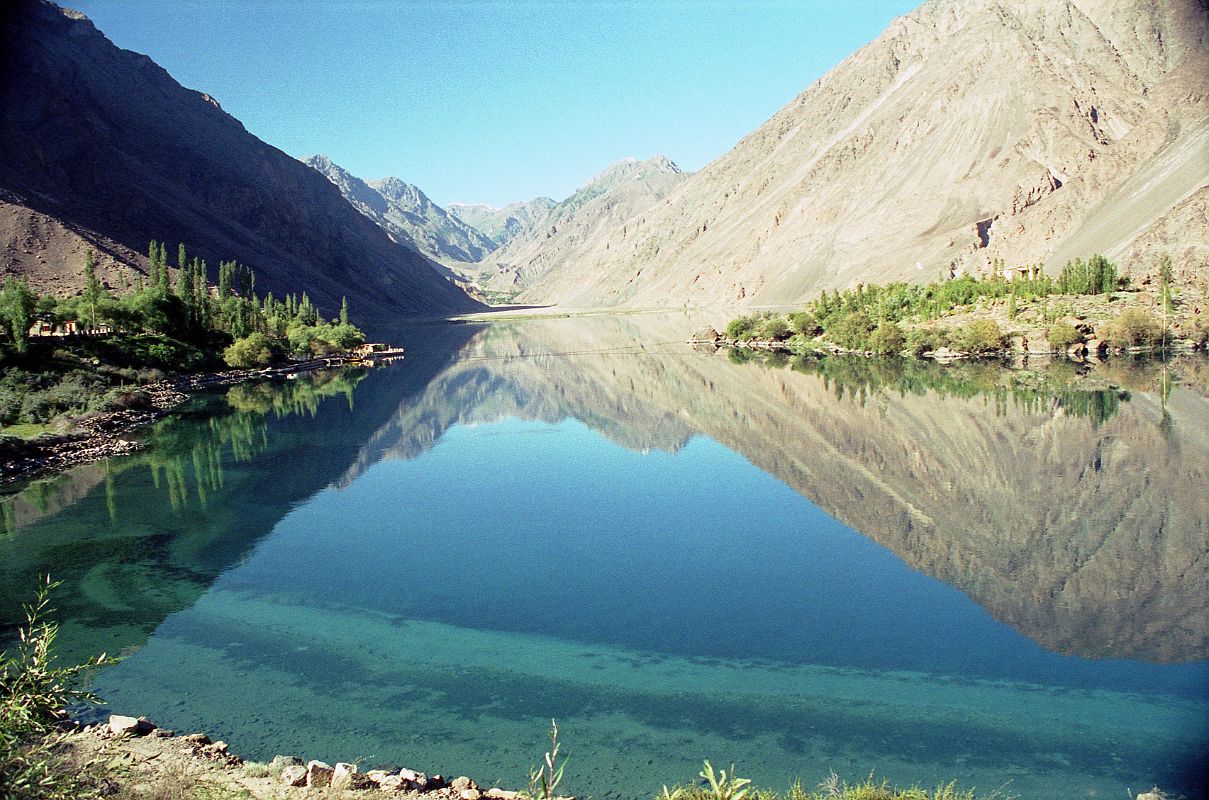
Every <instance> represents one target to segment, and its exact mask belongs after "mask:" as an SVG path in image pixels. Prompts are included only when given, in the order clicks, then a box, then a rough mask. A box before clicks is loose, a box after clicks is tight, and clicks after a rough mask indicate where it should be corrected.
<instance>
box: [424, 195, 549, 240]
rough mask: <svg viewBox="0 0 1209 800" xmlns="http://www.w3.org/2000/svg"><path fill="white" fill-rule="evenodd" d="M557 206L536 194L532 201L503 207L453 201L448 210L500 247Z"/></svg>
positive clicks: (547, 198)
mask: <svg viewBox="0 0 1209 800" xmlns="http://www.w3.org/2000/svg"><path fill="white" fill-rule="evenodd" d="M554 205H555V203H554V201H553V200H551V199H550V198H549V197H537V198H534V199H533V200H524V201H521V202H517V203H509V204H508V205H506V206H504V207H503V208H492V207H491V206H485V205H482V204H467V203H452V204H450V206H449V207H448V208H447V209H446V211H448V212H449V213H450V214H452V215H453V216H455V217H457V218H458V219H460V220H461V221H462V222H465V223H466V224H467V225H469V226H470V227H472V228H474V229H475V230H477V231H478V232H479V233H481V234H483V235H484V236H486V237H487V238H489V239H490V240H491V241H492V243H493V244H494V245H495V247H497V248H498V247H503V246H504V245H506V244H508V242H510V241H512V240H513V239H515V238H516V237H517V236H519V235H521V234H522V233H524V232H526V231H528V230H529V228H530V227H532V226H533V224H534V223H536V222H537V221H539V220H540V219H541V218H542V217H544V216H545V215H546V212H547V211H549V210H550V209H551V208H553V207H554Z"/></svg>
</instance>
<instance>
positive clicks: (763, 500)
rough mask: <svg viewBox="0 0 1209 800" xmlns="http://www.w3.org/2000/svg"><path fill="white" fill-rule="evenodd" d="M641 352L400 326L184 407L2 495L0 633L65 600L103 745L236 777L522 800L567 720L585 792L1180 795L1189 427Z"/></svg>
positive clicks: (1193, 449) (1190, 513)
mask: <svg viewBox="0 0 1209 800" xmlns="http://www.w3.org/2000/svg"><path fill="white" fill-rule="evenodd" d="M665 324H667V323H665ZM659 325H660V323H645V322H636V321H633V320H620V321H618V320H599V321H550V322H539V321H534V322H528V323H516V324H511V325H496V326H492V327H491V328H488V329H476V328H472V327H469V326H457V327H451V328H429V329H422V330H419V331H415V332H412V333H411V334H409V338H407V339H405V340H404V343H405V344H407V345H408V348H409V354H410V355H411V357H410V358H409V359H408V361H407V362H405V363H404V364H403V365H400V366H398V367H394V368H390V369H384V370H377V371H373V372H370V373H361V372H350V373H344V374H340V375H327V376H321V377H320V378H318V379H317V380H316V381H313V382H312V381H301V382H289V383H283V384H281V385H278V386H262V387H237V389H236V390H232V391H231V392H229V393H222V394H216V395H212V396H208V397H203V398H198V399H197V400H195V401H194V402H193V403H192V404H191V406H190V407H189V408H188V409H187V410H186V411H185V412H183V413H182V414H181V415H179V416H178V417H177V418H175V419H172V420H168V421H165V422H164V423H162V424H161V425H159V426H158V427H157V428H156V429H155V430H154V431H152V432H150V433H149V434H148V440H149V445H150V447H149V448H148V450H146V451H144V452H143V453H140V454H136V455H134V456H131V457H128V458H123V459H114V460H112V461H110V462H108V463H106V464H101V465H91V466H88V467H84V468H80V469H78V470H76V471H73V472H72V473H70V474H68V475H66V476H64V477H62V478H59V479H58V480H56V481H52V482H49V483H46V484H41V485H39V486H34V487H30V488H28V489H26V490H25V491H24V492H23V493H22V494H20V495H18V496H15V497H10V498H9V499H8V502H7V503H6V505H5V522H6V529H7V533H6V534H4V535H3V536H2V537H0V581H2V583H0V586H3V587H4V588H3V589H0V614H2V615H3V617H0V619H3V620H4V622H5V623H6V624H8V625H11V624H12V623H13V622H14V621H15V619H16V618H17V617H18V608H19V604H20V601H21V600H22V599H23V590H22V589H21V588H20V587H32V585H33V583H34V580H35V576H36V575H37V574H38V573H40V572H45V571H47V570H50V571H52V572H53V573H54V574H55V577H58V578H60V579H62V580H63V581H64V586H63V587H62V588H61V589H60V594H59V596H58V597H57V598H56V599H57V601H58V603H57V604H58V606H59V608H60V611H61V617H62V619H63V621H64V630H63V637H64V645H65V647H66V648H67V652H68V653H69V654H71V655H75V654H79V655H84V654H87V653H91V652H96V651H97V650H100V649H108V650H110V651H111V652H120V653H123V654H124V655H125V656H126V658H125V660H124V661H123V662H122V663H121V664H120V665H118V666H116V667H114V668H111V669H108V670H105V671H104V672H102V673H101V674H99V675H98V676H97V678H96V689H97V691H98V692H99V693H100V694H101V695H102V696H103V697H105V698H106V700H107V701H108V702H109V704H110V706H111V707H112V708H113V709H115V710H120V711H127V712H134V713H141V714H147V715H149V716H151V717H152V718H153V719H155V720H156V721H158V722H159V723H161V724H162V725H165V726H167V727H172V728H175V729H178V730H204V731H207V732H209V733H211V735H214V736H217V737H221V738H223V739H225V740H226V741H228V742H229V743H231V745H232V747H233V749H234V750H236V751H238V752H241V753H244V754H246V755H248V756H249V757H252V758H262V759H267V758H271V757H272V756H273V755H274V754H277V753H292V754H296V755H300V756H303V757H307V758H311V757H321V758H324V759H327V760H331V759H339V760H360V761H361V762H362V763H363V764H367V765H368V764H396V765H401V766H412V767H415V768H419V769H425V770H427V771H430V772H444V773H446V774H450V773H452V774H470V775H473V776H475V777H476V779H478V780H479V781H480V782H481V783H490V782H498V783H500V784H501V785H505V786H513V787H516V786H522V785H523V784H524V783H525V780H526V778H525V776H526V773H527V770H528V768H529V767H530V766H531V765H532V764H533V763H535V762H536V761H537V760H538V758H539V757H540V755H541V752H542V750H543V747H544V744H545V742H544V735H545V730H546V728H547V727H548V724H549V720H550V719H551V718H557V720H558V722H559V727H560V729H561V731H562V738H563V742H564V752H566V753H568V754H569V756H570V761H569V763H568V766H567V773H566V785H567V789H568V790H570V791H573V792H575V793H577V794H579V795H581V796H588V795H590V796H595V797H605V796H610V797H644V796H649V795H651V794H652V793H653V792H654V791H655V790H657V789H658V787H659V786H660V785H661V784H663V783H672V782H678V781H687V780H690V779H692V778H694V777H695V775H696V772H697V770H698V769H699V765H700V761H701V760H702V759H704V758H710V759H711V760H713V761H714V763H727V764H729V763H730V762H734V763H735V764H736V765H737V767H738V770H739V773H740V774H742V775H744V776H747V777H752V778H754V779H756V781H757V782H758V783H761V784H764V785H768V786H771V787H774V788H782V789H783V788H785V787H787V786H788V784H789V783H790V782H791V781H792V780H794V779H795V778H801V779H802V780H803V782H804V783H807V784H814V783H817V782H819V781H820V780H822V779H823V778H825V777H826V776H827V774H828V773H829V772H830V771H833V770H834V771H835V772H837V773H839V774H840V775H842V776H847V777H850V778H853V779H859V778H863V777H864V776H865V775H867V774H868V773H869V771H870V770H875V771H876V773H877V774H878V775H879V776H882V777H886V778H888V779H890V780H891V781H893V782H895V783H900V784H909V783H915V782H919V783H924V784H928V783H936V782H939V781H942V780H948V779H957V780H958V781H960V782H961V783H962V784H963V785H965V786H977V787H978V788H979V789H981V790H984V791H987V792H990V791H991V790H994V789H999V788H1003V789H1004V791H1005V792H1007V793H1010V794H1016V795H1019V796H1022V797H1038V798H1040V797H1120V796H1123V793H1124V791H1125V790H1126V789H1127V788H1132V789H1134V790H1135V791H1136V790H1140V789H1144V788H1149V786H1150V785H1152V784H1158V785H1160V786H1163V787H1165V788H1167V789H1168V790H1169V791H1178V792H1182V793H1184V794H1185V795H1187V796H1189V797H1195V796H1203V795H1204V793H1205V791H1206V781H1205V773H1204V770H1205V761H1204V754H1205V752H1206V744H1207V743H1209V662H1207V660H1206V659H1207V658H1209V652H1207V651H1206V647H1205V642H1206V635H1205V631H1206V628H1207V627H1209V621H1207V619H1206V609H1205V605H1206V602H1207V601H1206V595H1205V594H1204V593H1203V592H1202V591H1201V589H1202V588H1203V587H1204V586H1205V585H1206V572H1207V570H1209V567H1207V566H1206V563H1205V562H1206V555H1209V553H1207V549H1206V541H1207V536H1206V528H1205V525H1206V521H1205V513H1204V512H1205V506H1204V502H1205V501H1204V500H1203V499H1202V495H1203V491H1202V487H1203V486H1204V483H1203V481H1204V478H1205V477H1206V476H1209V444H1207V443H1206V442H1205V441H1204V439H1205V432H1204V431H1203V430H1201V429H1202V428H1203V427H1204V426H1203V424H1200V423H1203V421H1204V419H1205V417H1204V416H1203V414H1204V411H1205V409H1206V408H1207V407H1209V404H1207V403H1206V401H1205V400H1204V399H1203V396H1202V395H1200V394H1198V393H1197V392H1195V391H1193V390H1192V389H1190V388H1176V389H1175V390H1174V391H1158V392H1155V393H1150V392H1147V391H1145V389H1146V388H1147V386H1148V381H1151V382H1153V381H1152V379H1153V377H1154V376H1153V375H1151V374H1150V373H1148V372H1146V370H1145V369H1141V368H1140V369H1138V370H1134V371H1132V372H1130V373H1129V376H1130V383H1129V385H1130V386H1132V387H1134V388H1132V389H1131V390H1128V391H1126V390H1114V391H1113V393H1112V394H1107V395H1095V396H1090V395H1089V396H1084V395H1077V394H1072V393H1070V392H1069V391H1066V392H1065V393H1064V394H1061V396H1060V397H1059V395H1058V394H1055V395H1054V396H1053V397H1052V398H1051V397H1050V396H1049V395H1047V394H1046V392H1044V391H1042V392H1038V391H1037V390H1036V389H1035V387H1032V386H1030V387H1029V388H1028V390H1027V391H1025V390H1022V389H1011V390H1009V391H1006V392H1005V391H1003V390H1002V389H1001V388H988V385H987V380H988V379H987V376H986V375H985V374H982V373H979V374H976V375H975V374H967V375H963V380H966V382H965V383H963V384H961V385H962V386H963V387H965V388H962V389H960V390H959V389H957V388H955V387H956V384H954V383H953V381H952V380H951V379H950V376H952V375H953V374H954V373H946V377H945V378H944V379H943V380H939V379H936V378H935V376H933V377H929V376H928V375H922V376H921V375H915V374H905V375H904V374H902V373H894V374H887V373H885V372H882V373H878V375H877V376H875V377H870V376H869V375H865V374H862V375H860V376H857V377H852V376H850V375H849V376H847V377H844V378H843V379H842V380H841V379H840V378H839V377H837V376H838V373H837V372H836V371H835V369H834V368H833V366H834V365H833V366H829V367H828V368H827V370H828V371H824V370H822V369H820V368H819V367H818V365H811V364H806V363H798V364H790V365H781V364H779V363H775V364H771V365H770V364H763V363H743V364H734V363H731V362H730V361H729V360H727V359H726V358H725V356H718V355H710V354H704V353H696V352H693V351H691V350H689V349H688V348H685V347H680V346H678V345H675V344H672V342H673V341H674V337H675V330H676V328H675V326H674V325H670V324H669V325H670V327H669V328H661V327H659ZM1051 377H1053V376H1051ZM1060 377H1061V376H1060ZM1066 377H1069V376H1066ZM1114 381H1115V382H1116V384H1121V383H1122V380H1121V377H1120V375H1116V376H1115V377H1114ZM1156 385H1158V386H1159V387H1160V388H1162V387H1163V386H1165V385H1168V384H1164V383H1163V382H1161V381H1160V382H1158V383H1157V384H1156ZM837 389H838V390H839V391H837ZM1085 408H1093V409H1096V410H1095V411H1094V413H1092V412H1083V411H1076V409H1085ZM1105 409H1107V411H1105ZM1026 467H1027V469H1026ZM1176 573H1178V575H1179V579H1178V581H1177V580H1173V579H1172V576H1173V575H1174V574H1176ZM1165 584H1166V585H1165Z"/></svg>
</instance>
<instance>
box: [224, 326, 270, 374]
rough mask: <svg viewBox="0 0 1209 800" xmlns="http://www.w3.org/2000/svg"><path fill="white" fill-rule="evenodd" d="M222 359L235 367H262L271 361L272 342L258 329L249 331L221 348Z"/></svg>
mask: <svg viewBox="0 0 1209 800" xmlns="http://www.w3.org/2000/svg"><path fill="white" fill-rule="evenodd" d="M222 357H223V361H225V362H227V365H228V366H230V367H233V368H235V369H251V368H253V367H263V366H267V365H268V364H271V363H272V362H273V343H272V341H271V340H270V339H269V337H268V336H265V335H264V334H263V333H260V332H259V331H257V332H254V333H250V334H248V335H247V336H245V337H244V338H242V339H236V340H235V342H234V343H233V344H232V345H231V346H230V347H228V348H227V349H226V350H223V353H222Z"/></svg>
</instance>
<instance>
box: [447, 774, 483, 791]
mask: <svg viewBox="0 0 1209 800" xmlns="http://www.w3.org/2000/svg"><path fill="white" fill-rule="evenodd" d="M449 788H450V789H453V790H454V791H455V792H461V791H465V790H466V789H477V788H479V787H478V785H477V784H476V783H475V782H474V781H472V780H470V778H467V777H466V776H465V775H461V776H459V777H457V778H454V779H453V780H451V781H450V782H449Z"/></svg>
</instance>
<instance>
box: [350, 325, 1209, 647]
mask: <svg viewBox="0 0 1209 800" xmlns="http://www.w3.org/2000/svg"><path fill="white" fill-rule="evenodd" d="M688 324H689V323H688V322H686V321H685V320H684V319H681V318H677V319H673V320H670V321H669V320H660V319H655V318H630V319H581V320H558V321H531V322H523V323H500V324H495V325H492V326H490V327H489V328H487V329H486V330H484V331H483V332H482V333H480V334H479V335H478V336H477V337H476V338H475V339H473V340H472V341H471V342H469V343H468V344H467V347H466V349H465V350H464V351H463V353H462V354H461V356H460V358H461V360H459V361H457V362H456V363H454V364H453V365H452V366H450V367H449V368H448V369H447V370H445V371H444V372H442V373H441V374H440V375H438V376H437V377H436V378H435V379H434V380H433V381H432V382H431V383H430V384H429V386H428V387H427V389H426V391H425V392H424V393H423V395H422V396H420V397H417V398H415V399H414V401H413V402H411V403H410V404H408V405H407V406H406V407H400V409H399V411H398V414H397V416H396V418H395V419H394V420H393V421H392V422H391V423H389V424H388V425H387V426H385V427H384V428H382V429H381V430H379V431H378V433H376V434H375V436H374V439H373V442H372V444H371V445H367V446H366V447H365V448H363V450H362V454H361V457H360V458H359V459H358V466H355V467H354V468H353V470H352V471H351V472H350V473H349V474H348V475H347V476H346V478H345V481H346V482H347V481H349V480H351V479H352V478H353V477H355V476H356V475H357V474H359V472H360V471H361V470H363V469H364V468H365V467H366V466H368V465H370V464H372V463H376V462H377V461H379V460H380V459H381V458H383V457H401V458H412V457H414V456H416V455H418V454H419V453H420V452H422V451H424V450H426V449H427V448H429V447H431V446H432V445H433V444H434V443H435V442H436V441H437V440H438V439H439V438H440V437H441V435H442V434H443V433H444V432H445V430H446V429H448V428H449V427H450V426H451V425H453V424H455V423H484V422H489V421H495V420H498V419H502V418H504V417H508V416H514V417H519V418H522V419H536V420H544V421H556V420H560V419H563V418H568V417H573V418H577V419H579V420H581V421H583V422H585V423H586V424H588V425H590V426H592V427H593V428H595V429H597V430H600V431H601V432H603V433H604V434H605V435H606V436H608V437H609V438H610V439H612V440H614V441H616V442H618V443H620V444H623V445H624V446H626V447H630V448H634V449H641V450H645V449H651V448H658V449H664V450H669V451H675V450H678V449H679V448H680V447H682V446H683V445H684V444H685V443H686V442H687V441H688V440H689V439H690V438H691V437H692V436H694V435H695V434H698V433H700V434H704V435H706V436H709V437H710V438H712V439H714V440H716V441H718V442H720V443H721V444H723V445H724V446H726V447H728V448H730V449H732V450H734V451H736V452H738V453H740V454H742V455H743V456H745V457H746V458H748V459H749V460H750V461H752V462H753V463H754V464H756V465H757V466H759V467H760V468H761V469H763V470H765V471H767V472H768V473H770V474H772V475H774V476H775V477H777V478H778V479H780V480H782V481H784V482H785V483H786V484H788V485H789V486H791V487H793V488H794V489H795V490H796V491H798V492H799V493H801V494H802V495H804V496H805V497H807V498H809V499H810V500H811V501H812V502H814V503H816V504H817V505H818V506H820V507H821V508H822V509H823V510H824V511H826V512H827V513H828V514H830V515H831V516H833V517H835V518H836V519H838V520H840V521H841V522H843V523H844V524H846V525H848V526H850V527H852V528H854V529H856V530H858V531H860V532H861V533H863V534H865V535H867V536H869V537H871V538H872V539H874V540H876V541H877V542H879V543H880V544H882V545H884V546H886V547H888V548H890V549H892V550H893V551H894V552H895V553H897V554H898V555H899V557H901V558H902V559H903V560H905V561H906V562H907V563H908V564H910V565H911V566H913V567H914V568H916V569H919V570H921V571H923V572H925V573H927V574H929V575H932V576H934V577H936V578H939V579H940V580H943V581H945V582H946V583H949V584H951V585H953V586H955V587H957V588H959V589H961V590H962V591H963V592H965V593H966V594H967V595H969V596H970V597H971V598H972V599H974V600H975V601H977V602H978V603H979V604H980V605H982V606H983V607H985V608H986V609H987V610H988V611H989V612H990V613H991V614H993V615H994V616H995V617H996V618H998V619H999V620H1001V621H1003V622H1006V623H1008V624H1010V625H1012V626H1013V627H1014V628H1016V629H1017V630H1019V631H1020V632H1021V633H1023V634H1025V635H1027V636H1028V637H1030V638H1031V639H1033V640H1035V641H1037V642H1039V643H1041V644H1042V645H1044V646H1045V647H1047V648H1049V649H1051V650H1055V651H1058V652H1061V653H1064V654H1070V655H1078V656H1081V657H1084V658H1107V657H1115V658H1122V657H1127V658H1136V659H1142V660H1146V661H1155V662H1178V661H1190V660H1199V659H1205V658H1209V623H1207V621H1209V609H1207V608H1206V598H1207V597H1209V565H1207V563H1206V559H1205V553H1206V552H1209V496H1206V494H1205V493H1204V491H1203V486H1204V485H1205V481H1206V480H1207V479H1209V433H1207V432H1206V430H1205V427H1204V424H1203V420H1204V419H1206V418H1207V416H1209V401H1206V399H1205V398H1204V397H1203V396H1200V395H1198V394H1196V393H1194V392H1192V391H1190V390H1187V389H1178V388H1177V389H1176V390H1175V391H1173V392H1172V394H1171V396H1170V398H1169V401H1168V403H1167V405H1166V409H1164V408H1163V407H1162V405H1161V404H1160V402H1159V398H1158V397H1157V396H1155V395H1152V394H1148V393H1144V392H1135V393H1134V394H1133V395H1132V396H1130V397H1129V398H1128V399H1127V400H1121V399H1119V398H1117V396H1116V395H1115V394H1110V395H1104V396H1100V395H1097V396H1094V397H1086V398H1082V399H1084V400H1091V401H1097V400H1102V399H1103V398H1104V397H1107V398H1108V400H1109V401H1111V407H1112V410H1113V411H1115V413H1107V414H1104V413H1102V414H1099V415H1097V414H1096V413H1094V409H1093V413H1088V412H1087V409H1086V408H1083V410H1082V411H1081V410H1080V408H1081V407H1080V404H1079V400H1080V397H1081V396H1076V395H1070V396H1063V395H1059V396H1057V399H1055V396H1053V395H1049V394H1044V393H1042V395H1040V397H1039V398H1038V397H1037V396H1033V395H1028V394H1027V393H1019V392H1016V393H1013V392H1003V391H999V390H995V391H991V390H990V389H986V390H978V389H977V387H978V385H979V383H980V382H985V381H986V378H987V375H985V374H981V373H977V372H975V373H973V374H971V375H968V376H966V380H967V381H968V383H963V382H962V381H953V380H952V379H951V378H946V377H944V376H945V375H947V374H948V373H944V372H943V371H942V372H941V373H938V375H935V376H931V377H928V376H924V379H923V380H925V381H926V380H931V379H935V380H936V382H937V386H938V387H939V388H937V389H932V390H928V389H923V388H921V386H922V385H926V384H921V383H920V380H921V379H920V378H918V377H916V378H912V377H911V376H900V377H899V378H898V382H897V384H895V385H897V386H900V387H901V386H905V387H911V386H914V387H915V388H914V389H907V390H905V391H906V393H905V394H903V393H902V391H904V390H903V389H901V388H891V387H890V386H888V387H886V388H882V389H879V390H870V389H869V388H868V385H867V384H865V383H862V382H860V381H842V380H836V379H831V380H824V378H822V377H820V376H819V375H816V374H807V373H804V372H801V371H795V370H791V369H788V368H770V367H767V366H764V365H761V364H741V365H737V364H733V363H731V362H730V361H728V360H727V358H726V357H725V356H724V355H720V354H719V355H703V354H699V353H694V352H692V351H690V350H688V349H687V348H686V347H684V346H681V345H678V344H674V342H675V341H676V338H677V333H678V332H681V331H683V330H685V329H688V328H687V327H686V325H688ZM657 343H672V344H657ZM1112 377H1113V379H1114V380H1118V381H1119V380H1122V379H1123V378H1126V379H1127V374H1125V373H1119V374H1114V375H1113V376H1112ZM845 386H847V387H848V391H847V392H845ZM854 387H860V388H854ZM971 387H973V388H971ZM971 393H972V396H970V395H971ZM837 395H838V396H837ZM1172 431H1175V432H1176V434H1177V435H1175V436H1172V435H1171V433H1172ZM720 490H721V489H720Z"/></svg>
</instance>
